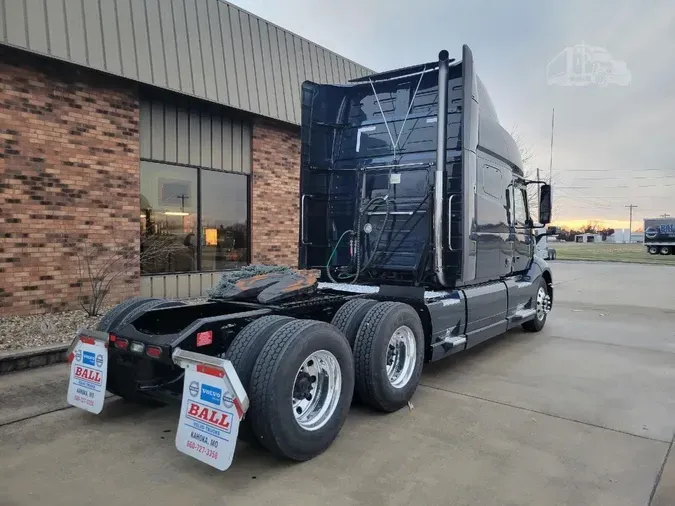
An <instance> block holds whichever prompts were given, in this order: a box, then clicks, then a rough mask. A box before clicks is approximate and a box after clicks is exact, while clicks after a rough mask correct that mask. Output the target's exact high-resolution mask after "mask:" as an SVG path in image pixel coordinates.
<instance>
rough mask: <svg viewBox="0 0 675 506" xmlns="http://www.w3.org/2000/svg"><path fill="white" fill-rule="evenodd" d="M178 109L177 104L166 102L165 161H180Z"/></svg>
mask: <svg viewBox="0 0 675 506" xmlns="http://www.w3.org/2000/svg"><path fill="white" fill-rule="evenodd" d="M177 114H178V113H177V111H176V106H175V105H173V104H170V103H166V104H164V158H163V160H164V161H167V162H177V161H178V142H177V128H178V123H177V118H176V116H177Z"/></svg>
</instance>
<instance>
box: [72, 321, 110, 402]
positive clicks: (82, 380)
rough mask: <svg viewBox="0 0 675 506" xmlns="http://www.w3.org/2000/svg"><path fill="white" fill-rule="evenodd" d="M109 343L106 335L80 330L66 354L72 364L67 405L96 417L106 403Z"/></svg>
mask: <svg viewBox="0 0 675 506" xmlns="http://www.w3.org/2000/svg"><path fill="white" fill-rule="evenodd" d="M108 341H109V336H108V334H107V333H106V332H99V331H97V330H85V329H81V330H78V332H77V337H75V339H74V340H73V342H72V344H71V345H70V348H68V352H67V357H68V363H69V364H70V381H69V382H68V395H67V401H68V404H70V405H71V406H75V407H76V408H80V409H83V410H85V411H89V412H90V413H94V414H95V415H98V414H99V413H100V412H101V411H102V410H103V402H104V401H105V388H106V381H107V379H108Z"/></svg>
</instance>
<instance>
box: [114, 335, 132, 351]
mask: <svg viewBox="0 0 675 506" xmlns="http://www.w3.org/2000/svg"><path fill="white" fill-rule="evenodd" d="M113 342H114V343H115V348H118V349H120V350H126V349H127V348H128V347H129V341H127V340H126V339H120V338H119V337H117V338H115V340H114V341H113Z"/></svg>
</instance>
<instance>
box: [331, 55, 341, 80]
mask: <svg viewBox="0 0 675 506" xmlns="http://www.w3.org/2000/svg"><path fill="white" fill-rule="evenodd" d="M328 56H329V58H330V65H331V68H332V69H333V83H335V84H338V83H341V82H342V78H341V77H340V68H339V67H338V61H337V57H336V56H335V55H334V54H333V53H328Z"/></svg>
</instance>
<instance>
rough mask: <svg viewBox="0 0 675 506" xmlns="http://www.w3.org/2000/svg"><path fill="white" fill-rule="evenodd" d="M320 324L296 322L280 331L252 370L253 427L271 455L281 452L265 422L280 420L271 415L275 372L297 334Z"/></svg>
mask: <svg viewBox="0 0 675 506" xmlns="http://www.w3.org/2000/svg"><path fill="white" fill-rule="evenodd" d="M317 323H319V322H317V321H314V320H295V321H292V322H289V323H287V324H285V325H283V326H282V327H280V328H279V329H277V331H276V332H275V333H274V334H273V335H272V336H271V337H270V339H269V340H268V341H267V343H266V344H265V346H263V349H262V350H261V351H260V354H259V355H258V359H257V360H256V362H255V366H254V367H253V371H252V373H251V392H250V396H251V399H250V402H251V408H250V409H251V424H252V426H253V431H254V433H255V435H256V437H257V438H258V440H259V441H260V443H261V444H262V445H263V446H264V447H265V448H267V449H268V450H269V451H271V452H272V453H276V454H279V453H281V447H280V445H279V443H278V441H276V440H275V439H274V435H273V434H272V433H271V431H270V430H269V425H270V424H267V423H265V420H271V419H276V418H277V417H276V416H275V413H274V412H273V411H272V412H270V411H271V410H270V407H271V406H272V405H273V404H272V402H270V400H269V397H270V390H271V385H272V380H273V376H274V371H275V370H276V369H277V366H278V362H279V361H280V360H281V359H282V358H283V351H284V349H285V348H286V347H287V346H289V343H291V342H292V340H293V338H294V337H295V335H296V334H298V333H299V332H301V331H302V330H304V329H306V328H307V327H310V326H312V325H316V324H317Z"/></svg>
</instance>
